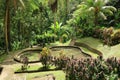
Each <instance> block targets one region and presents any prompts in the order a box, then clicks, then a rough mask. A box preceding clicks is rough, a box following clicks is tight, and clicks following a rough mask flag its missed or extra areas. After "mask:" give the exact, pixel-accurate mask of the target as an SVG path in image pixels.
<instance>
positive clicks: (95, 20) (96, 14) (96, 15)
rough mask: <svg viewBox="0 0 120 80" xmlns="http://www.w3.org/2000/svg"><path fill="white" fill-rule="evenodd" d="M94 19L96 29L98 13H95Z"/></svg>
mask: <svg viewBox="0 0 120 80" xmlns="http://www.w3.org/2000/svg"><path fill="white" fill-rule="evenodd" d="M94 15H95V19H94V26H95V27H96V26H97V25H98V13H97V12H95V14H94Z"/></svg>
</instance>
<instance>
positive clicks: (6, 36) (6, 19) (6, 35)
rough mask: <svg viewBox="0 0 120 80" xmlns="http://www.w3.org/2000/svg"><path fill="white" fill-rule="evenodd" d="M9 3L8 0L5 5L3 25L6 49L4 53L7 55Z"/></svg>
mask: <svg viewBox="0 0 120 80" xmlns="http://www.w3.org/2000/svg"><path fill="white" fill-rule="evenodd" d="M9 2H10V0H6V3H5V23H4V25H5V44H6V45H5V48H6V52H7V53H8V51H9V39H8V38H9V37H8V36H9V35H8V34H9V30H10V28H9V26H10V24H9Z"/></svg>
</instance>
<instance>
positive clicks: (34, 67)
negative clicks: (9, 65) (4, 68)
mask: <svg viewBox="0 0 120 80" xmlns="http://www.w3.org/2000/svg"><path fill="white" fill-rule="evenodd" d="M21 66H22V64H19V65H14V72H22V70H21ZM42 67H43V65H42V64H41V63H39V64H38V63H36V64H29V67H28V68H27V71H34V70H35V71H37V70H42ZM55 68H56V67H55V66H50V67H49V69H55Z"/></svg>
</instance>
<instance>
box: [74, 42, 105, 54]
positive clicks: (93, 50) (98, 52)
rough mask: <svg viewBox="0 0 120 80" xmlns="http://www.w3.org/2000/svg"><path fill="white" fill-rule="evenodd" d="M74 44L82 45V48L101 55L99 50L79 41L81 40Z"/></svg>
mask: <svg viewBox="0 0 120 80" xmlns="http://www.w3.org/2000/svg"><path fill="white" fill-rule="evenodd" d="M74 45H76V46H81V47H84V48H87V49H88V50H90V51H92V52H94V53H95V54H97V55H99V56H102V55H103V54H102V52H100V51H99V50H97V49H95V48H92V47H90V46H89V45H87V44H85V43H81V42H75V44H74Z"/></svg>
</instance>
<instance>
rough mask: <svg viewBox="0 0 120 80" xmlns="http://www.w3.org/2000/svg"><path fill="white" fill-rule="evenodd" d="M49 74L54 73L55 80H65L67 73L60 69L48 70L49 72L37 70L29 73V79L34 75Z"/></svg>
mask: <svg viewBox="0 0 120 80" xmlns="http://www.w3.org/2000/svg"><path fill="white" fill-rule="evenodd" d="M47 74H53V75H54V76H55V78H56V79H55V80H65V73H64V72H63V71H62V70H59V71H47V72H37V73H28V74H27V76H26V77H27V80H31V79H33V78H34V77H42V76H45V75H47Z"/></svg>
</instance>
